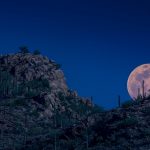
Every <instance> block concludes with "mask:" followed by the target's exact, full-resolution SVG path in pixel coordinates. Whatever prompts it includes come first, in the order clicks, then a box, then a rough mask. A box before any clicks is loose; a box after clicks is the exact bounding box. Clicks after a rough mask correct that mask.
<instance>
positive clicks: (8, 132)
mask: <svg viewBox="0 0 150 150" xmlns="http://www.w3.org/2000/svg"><path fill="white" fill-rule="evenodd" d="M0 85H1V86H0V150H31V149H32V150H149V149H150V128H149V127H150V99H149V98H147V99H145V100H137V101H129V102H126V103H124V104H122V106H121V107H120V108H115V109H113V110H109V111H104V110H103V109H102V108H101V107H99V106H97V105H95V104H93V102H92V101H91V100H90V99H87V98H82V97H80V96H78V94H77V92H75V91H71V90H70V89H69V88H68V86H67V84H66V80H65V77H64V74H63V71H62V70H61V68H60V65H59V64H57V63H56V62H55V61H53V60H50V59H48V58H47V57H45V56H42V55H40V54H38V55H35V54H31V53H16V54H9V55H2V56H0Z"/></svg>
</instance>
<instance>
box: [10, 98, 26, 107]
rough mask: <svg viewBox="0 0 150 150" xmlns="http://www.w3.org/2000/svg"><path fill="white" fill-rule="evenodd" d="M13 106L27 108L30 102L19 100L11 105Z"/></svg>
mask: <svg viewBox="0 0 150 150" xmlns="http://www.w3.org/2000/svg"><path fill="white" fill-rule="evenodd" d="M11 105H12V106H27V105H28V102H27V99H23V98H17V99H15V100H14V101H13V102H12V103H11Z"/></svg>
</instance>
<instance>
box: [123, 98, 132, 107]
mask: <svg viewBox="0 0 150 150" xmlns="http://www.w3.org/2000/svg"><path fill="white" fill-rule="evenodd" d="M133 104H134V102H133V101H131V100H129V101H126V102H124V103H123V104H122V107H123V108H129V107H130V106H133Z"/></svg>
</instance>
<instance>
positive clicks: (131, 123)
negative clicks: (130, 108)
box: [119, 117, 138, 128]
mask: <svg viewBox="0 0 150 150" xmlns="http://www.w3.org/2000/svg"><path fill="white" fill-rule="evenodd" d="M137 124H138V120H137V118H135V117H130V118H126V119H124V120H122V121H120V123H119V127H120V128H125V127H131V126H134V125H137Z"/></svg>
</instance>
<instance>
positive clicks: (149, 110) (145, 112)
mask: <svg viewBox="0 0 150 150" xmlns="http://www.w3.org/2000/svg"><path fill="white" fill-rule="evenodd" d="M142 112H143V113H144V114H145V115H147V116H149V115H150V107H146V108H144V109H143V110H142Z"/></svg>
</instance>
